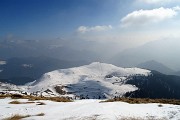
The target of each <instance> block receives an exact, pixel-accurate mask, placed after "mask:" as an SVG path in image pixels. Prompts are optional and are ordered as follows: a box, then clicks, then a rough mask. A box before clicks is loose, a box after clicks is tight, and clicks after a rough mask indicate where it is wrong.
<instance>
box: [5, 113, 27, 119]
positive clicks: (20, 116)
mask: <svg viewBox="0 0 180 120" xmlns="http://www.w3.org/2000/svg"><path fill="white" fill-rule="evenodd" d="M27 117H30V115H19V114H16V115H13V116H11V117H8V118H5V119H3V120H21V119H23V118H27Z"/></svg>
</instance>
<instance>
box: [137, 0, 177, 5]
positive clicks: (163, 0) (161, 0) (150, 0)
mask: <svg viewBox="0 0 180 120" xmlns="http://www.w3.org/2000/svg"><path fill="white" fill-rule="evenodd" d="M137 1H139V2H144V3H148V4H157V3H169V2H174V1H177V0H137Z"/></svg>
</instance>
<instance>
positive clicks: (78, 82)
mask: <svg viewBox="0 0 180 120" xmlns="http://www.w3.org/2000/svg"><path fill="white" fill-rule="evenodd" d="M149 74H150V71H149V70H145V69H139V68H120V67H117V66H114V65H111V64H105V63H99V62H94V63H92V64H90V65H85V66H80V67H75V68H69V69H60V70H55V71H52V72H48V73H46V74H44V75H43V76H42V77H41V78H40V80H38V81H37V82H35V83H34V84H33V86H31V88H30V89H29V90H28V92H37V91H38V92H41V93H42V94H43V95H50V94H51V95H69V96H80V97H85V98H110V97H114V96H122V95H124V94H125V93H126V92H130V91H135V90H137V89H138V88H137V87H136V86H134V85H130V84H125V82H126V81H127V80H128V79H129V78H130V77H132V76H148V75H149Z"/></svg>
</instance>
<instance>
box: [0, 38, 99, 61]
mask: <svg viewBox="0 0 180 120" xmlns="http://www.w3.org/2000/svg"><path fill="white" fill-rule="evenodd" d="M93 44H94V43H91V42H83V41H82V42H79V41H76V40H74V41H69V40H61V39H55V40H10V41H7V40H6V41H1V40H0V59H9V58H13V57H37V56H47V57H51V58H56V59H63V60H74V61H79V60H84V61H91V60H96V59H97V58H99V54H97V53H95V52H93V51H91V50H90V49H88V48H89V45H93Z"/></svg>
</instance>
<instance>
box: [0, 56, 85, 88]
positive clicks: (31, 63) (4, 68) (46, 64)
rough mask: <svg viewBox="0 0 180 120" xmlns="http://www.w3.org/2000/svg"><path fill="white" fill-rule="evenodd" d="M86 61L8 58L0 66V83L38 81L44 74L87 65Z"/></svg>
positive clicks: (18, 83) (20, 83) (19, 83)
mask: <svg viewBox="0 0 180 120" xmlns="http://www.w3.org/2000/svg"><path fill="white" fill-rule="evenodd" d="M87 63H88V62H86V61H67V60H59V59H55V58H50V57H44V56H40V57H23V58H10V59H7V60H6V64H4V65H0V70H1V72H0V81H1V82H8V83H13V84H16V85H22V84H25V83H27V82H32V81H34V80H36V79H38V78H39V77H40V76H41V75H43V74H44V73H46V72H49V71H52V70H55V69H59V68H61V69H65V68H69V67H76V66H79V65H83V64H87Z"/></svg>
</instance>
